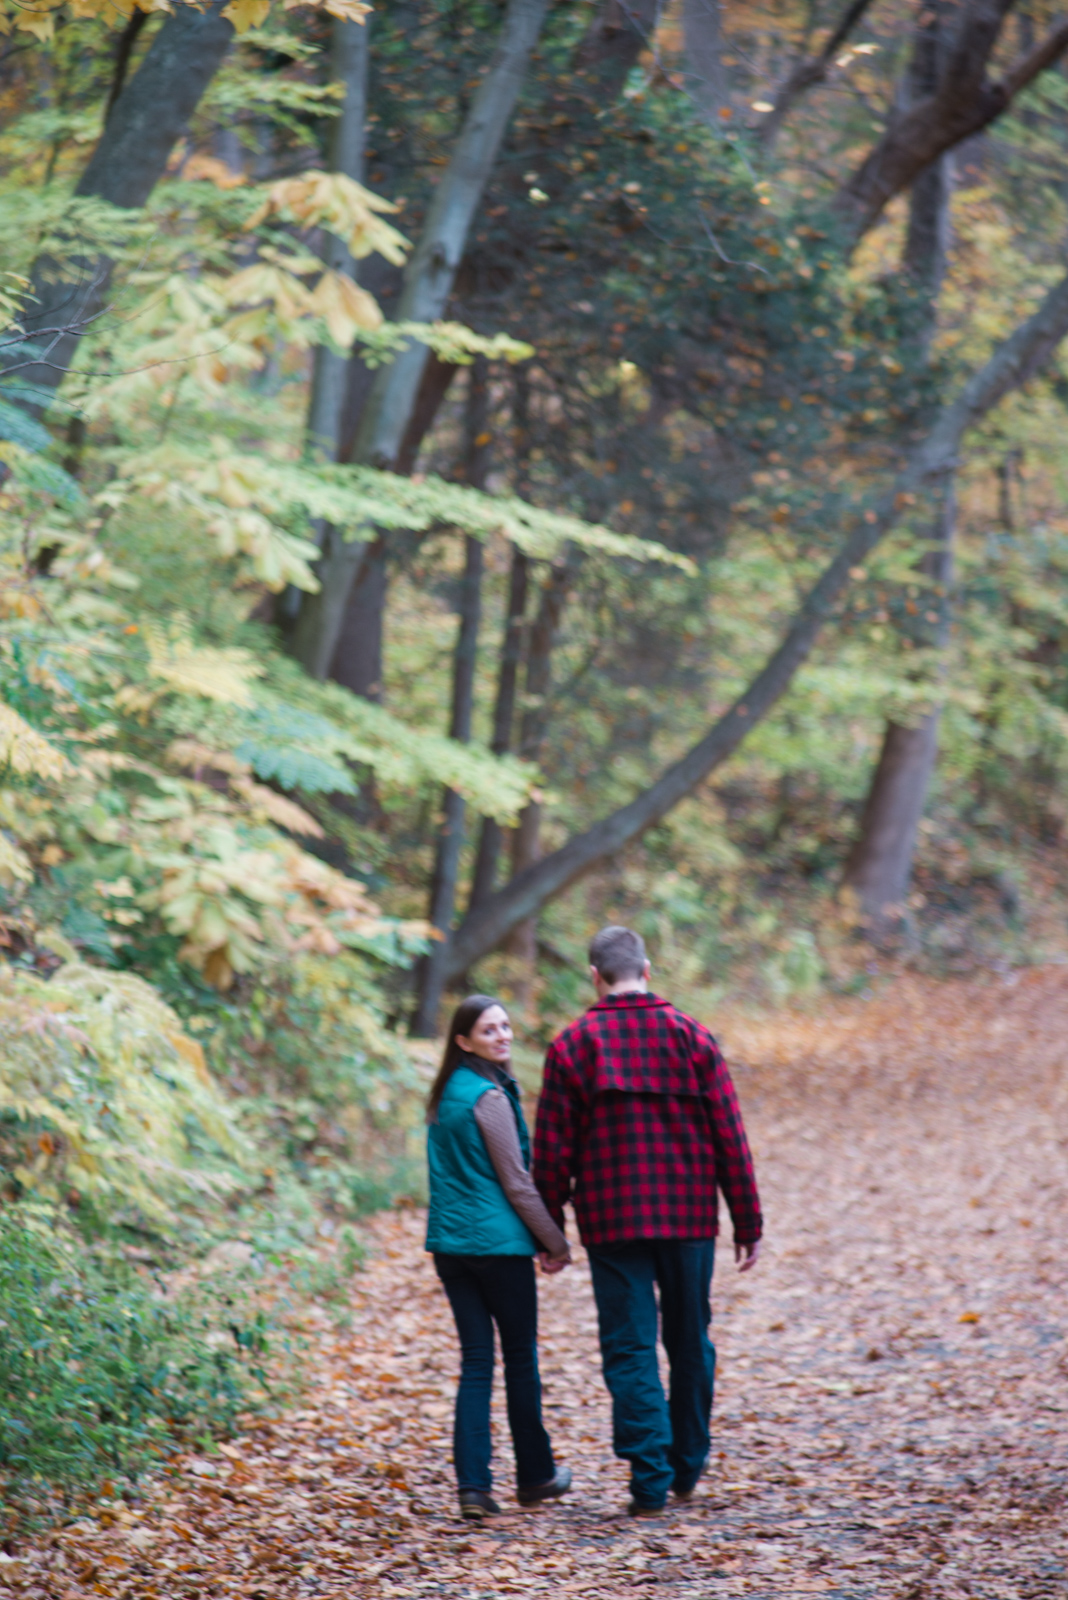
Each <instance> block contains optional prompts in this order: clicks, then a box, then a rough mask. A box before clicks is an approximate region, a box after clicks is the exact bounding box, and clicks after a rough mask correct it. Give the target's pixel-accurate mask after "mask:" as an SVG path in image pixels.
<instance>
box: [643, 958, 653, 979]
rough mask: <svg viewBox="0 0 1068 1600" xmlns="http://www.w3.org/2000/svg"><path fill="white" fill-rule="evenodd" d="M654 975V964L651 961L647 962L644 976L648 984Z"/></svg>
mask: <svg viewBox="0 0 1068 1600" xmlns="http://www.w3.org/2000/svg"><path fill="white" fill-rule="evenodd" d="M652 975H653V963H652V962H651V961H647V962H646V963H645V966H644V968H643V969H642V976H643V977H644V979H645V981H646V983H648V982H649V979H650V978H651V977H652Z"/></svg>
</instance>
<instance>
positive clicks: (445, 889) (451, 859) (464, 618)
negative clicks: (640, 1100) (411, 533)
mask: <svg viewBox="0 0 1068 1600" xmlns="http://www.w3.org/2000/svg"><path fill="white" fill-rule="evenodd" d="M488 424H489V381H488V370H487V362H486V359H485V357H484V356H478V357H476V358H475V362H474V365H473V366H472V368H471V377H470V385H469V388H468V394H467V408H466V414H465V419H464V434H465V449H464V460H463V463H462V470H461V474H460V475H461V476H462V477H463V478H464V479H465V480H466V481H467V482H468V483H470V484H473V485H474V487H475V488H479V489H480V488H482V487H483V486H484V484H485V481H486V474H487V473H488V471H489V426H488ZM483 556H484V551H483V545H482V541H481V539H474V538H472V537H471V536H470V535H469V536H468V537H467V538H466V539H465V541H464V575H463V581H462V583H461V587H460V607H459V613H460V629H459V633H458V635H457V639H456V653H455V656H454V658H453V678H452V716H451V719H450V722H449V737H450V738H452V739H456V740H458V741H459V742H460V743H461V744H468V743H469V742H470V739H471V719H472V715H473V712H474V704H475V667H476V665H477V661H478V633H479V627H480V625H481V620H482V566H483ZM465 810H466V807H465V804H464V801H463V799H462V797H461V796H460V795H458V794H457V793H456V792H455V790H453V789H446V790H445V792H444V796H443V802H442V822H441V828H440V830H439V832H438V840H437V849H436V852H435V858H434V876H433V879H432V882H431V886H430V906H429V912H428V915H429V920H430V924H431V926H432V927H433V928H434V929H436V930H437V932H438V933H439V935H440V937H439V938H438V939H436V940H435V941H434V943H433V944H432V946H431V948H430V950H429V951H428V952H427V954H426V955H425V956H423V958H422V960H421V961H420V962H419V964H418V967H417V969H416V983H417V993H418V999H417V1002H416V1009H415V1016H414V1017H413V1020H412V1031H413V1033H414V1035H415V1037H416V1038H418V1039H431V1038H433V1037H434V1034H435V1033H436V1032H437V1018H438V1010H439V1008H440V1006H441V996H442V992H443V990H444V987H445V983H446V972H445V965H446V954H447V951H448V939H449V934H450V932H451V930H452V919H453V916H454V914H455V911H456V886H457V883H458V881H459V874H460V856H461V854H462V853H463V847H464V820H465Z"/></svg>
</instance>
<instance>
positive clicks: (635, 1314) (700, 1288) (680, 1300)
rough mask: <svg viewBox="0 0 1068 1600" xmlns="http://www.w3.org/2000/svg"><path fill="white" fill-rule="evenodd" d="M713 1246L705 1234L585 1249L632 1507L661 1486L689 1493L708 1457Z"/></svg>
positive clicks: (649, 1499) (651, 1500)
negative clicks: (664, 1360)
mask: <svg viewBox="0 0 1068 1600" xmlns="http://www.w3.org/2000/svg"><path fill="white" fill-rule="evenodd" d="M715 1248H716V1247H715V1241H714V1240H712V1239H641V1240H635V1241H633V1242H631V1243H627V1244H611V1245H596V1246H593V1247H591V1248H589V1250H588V1252H587V1253H588V1255H589V1258H590V1273H591V1275H592V1278H593V1292H594V1296H595V1297H596V1300H597V1316H598V1320H599V1322H600V1329H601V1359H602V1361H603V1364H604V1378H605V1382H606V1383H607V1385H608V1389H609V1392H610V1393H611V1396H612V1444H613V1448H614V1449H615V1452H616V1455H617V1456H621V1457H622V1458H623V1459H624V1460H625V1461H629V1462H630V1466H631V1475H630V1488H631V1493H632V1495H633V1496H634V1498H635V1500H637V1501H638V1502H639V1503H640V1504H641V1505H647V1506H661V1505H663V1503H664V1501H665V1499H666V1498H667V1493H668V1490H669V1489H676V1490H678V1491H680V1492H682V1493H685V1492H686V1491H687V1490H689V1489H692V1488H693V1486H694V1484H695V1483H696V1482H697V1480H698V1478H699V1477H700V1475H701V1470H702V1468H703V1467H704V1464H705V1461H706V1460H707V1458H708V1450H709V1436H708V1428H709V1420H710V1418H711V1414H712V1389H713V1385H714V1382H715V1375H716V1352H715V1349H714V1347H713V1345H712V1341H711V1340H710V1339H709V1337H708V1325H709V1323H710V1322H711V1320H712V1308H711V1304H710V1300H709V1293H710V1288H711V1283H712V1266H713V1260H714V1256H715ZM654 1285H656V1286H658V1287H659V1289H660V1315H661V1320H662V1325H663V1330H662V1331H663V1340H664V1348H665V1350H666V1351H667V1354H668V1360H669V1362H670V1363H671V1392H670V1395H669V1396H668V1397H667V1399H666V1400H665V1397H664V1389H663V1385H662V1384H661V1382H660V1372H659V1369H658V1366H657V1357H656V1333H657V1306H656V1294H655V1291H654Z"/></svg>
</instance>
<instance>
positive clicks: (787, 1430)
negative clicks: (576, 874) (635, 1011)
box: [0, 969, 1068, 1600]
mask: <svg viewBox="0 0 1068 1600" xmlns="http://www.w3.org/2000/svg"><path fill="white" fill-rule="evenodd" d="M721 1031H722V1033H723V1036H724V1039H725V1043H726V1044H727V1046H728V1049H729V1051H730V1054H731V1057H732V1060H733V1061H734V1063H735V1064H736V1071H737V1078H738V1082H739V1087H740V1090H741V1093H742V1097H743V1102H744V1105H745V1108H746V1111H747V1115H748V1120H749V1124H750V1128H751V1131H752V1133H753V1137H754V1143H755V1146H756V1152H757V1158H758V1171H759V1174H760V1177H761V1181H762V1188H763V1190H764V1197H765V1202H766V1209H767V1212H768V1215H769V1222H770V1228H769V1240H768V1248H767V1255H766V1259H765V1260H764V1261H762V1263H761V1266H760V1268H759V1271H758V1273H756V1274H754V1275H752V1276H751V1277H750V1278H748V1279H740V1278H739V1277H738V1276H737V1275H736V1274H735V1272H734V1270H733V1267H732V1266H731V1265H730V1263H729V1262H728V1261H727V1259H726V1257H727V1251H726V1250H724V1251H723V1259H722V1260H721V1263H720V1268H719V1271H718V1273H717V1278H716V1324H715V1332H716V1341H717V1345H718V1347H719V1353H720V1378H719V1387H718V1395H717V1405H716V1421H715V1442H714V1470H713V1471H712V1473H711V1475H710V1477H709V1479H708V1480H707V1482H706V1485H704V1486H703V1487H702V1490H701V1491H700V1493H699V1497H698V1499H697V1500H696V1501H695V1502H694V1504H693V1505H692V1506H691V1507H689V1508H687V1509H685V1510H681V1509H680V1510H676V1511H672V1512H671V1513H670V1514H669V1515H667V1516H666V1517H665V1518H663V1519H662V1520H661V1521H658V1522H655V1523H643V1524H640V1525H637V1526H636V1525H634V1524H633V1523H631V1522H628V1520H627V1518H626V1517H625V1516H623V1515H622V1509H623V1507H624V1505H625V1501H626V1493H625V1469H624V1468H623V1466H622V1464H620V1463H619V1462H617V1461H615V1459H614V1458H613V1456H612V1454H611V1451H610V1447H609V1440H608V1406H607V1402H606V1397H605V1393H604V1390H603V1387H602V1384H601V1379H600V1373H599V1363H598V1359H597V1353H596V1339H595V1319H594V1311H593V1304H592V1298H591V1295H590V1290H589V1281H588V1275H587V1272H586V1268H585V1266H584V1264H582V1263H581V1262H580V1264H579V1265H578V1266H577V1267H576V1268H575V1269H573V1270H572V1271H570V1272H568V1273H565V1274H563V1275H562V1276H561V1277H559V1278H555V1279H552V1280H542V1301H541V1303H542V1319H543V1333H544V1337H543V1346H542V1349H543V1371H544V1375H545V1379H546V1389H547V1404H548V1416H549V1419H550V1429H551V1431H552V1433H553V1437H554V1442H555V1444H556V1447H557V1451H558V1454H559V1455H560V1456H561V1457H562V1458H563V1459H564V1460H566V1461H568V1462H569V1463H570V1464H571V1465H572V1467H573V1469H574V1472H575V1489H574V1492H573V1494H572V1495H571V1496H570V1497H569V1499H568V1500H567V1501H565V1502H562V1503H560V1504H558V1505H555V1506H553V1507H551V1508H547V1509H543V1510H540V1511H537V1512H533V1513H530V1512H521V1511H519V1510H518V1509H516V1510H514V1511H512V1513H511V1514H509V1515H508V1516H507V1517H506V1518H504V1519H502V1521H501V1523H500V1524H499V1525H497V1526H495V1527H494V1529H493V1531H492V1532H484V1531H479V1532H477V1533H474V1534H472V1533H471V1532H470V1531H469V1530H468V1529H466V1528H465V1527H464V1526H463V1525H462V1524H461V1523H459V1522H458V1521H457V1520H456V1518H455V1515H454V1495H453V1489H452V1484H451V1479H450V1474H449V1468H448V1459H447V1451H448V1434H449V1427H450V1415H451V1398H452V1391H453V1384H454V1374H455V1367H456V1357H455V1353H454V1346H453V1337H452V1333H451V1328H450V1325H449V1320H448V1311H447V1307H446V1305H445V1302H444V1299H443V1297H442V1296H441V1294H440V1292H439V1290H438V1288H437V1286H436V1283H435V1279H434V1276H433V1273H432V1270H431V1268H430V1266H429V1263H428V1260H427V1258H426V1257H424V1255H423V1254H422V1250H421V1218H419V1217H418V1216H415V1215H410V1214H409V1215H399V1216H390V1217H386V1218H382V1219H380V1220H379V1222H378V1223H377V1224H376V1225H375V1228H374V1230H373V1233H374V1239H375V1243H376V1252H375V1255H374V1257H373V1259H372V1261H371V1264H370V1265H369V1268H368V1270H367V1271H366V1272H364V1273H363V1274H361V1275H360V1277H359V1279H358V1280H357V1282H356V1285H355V1289H354V1294H353V1322H352V1327H351V1330H350V1331H347V1332H345V1333H343V1334H341V1335H338V1336H334V1335H333V1334H332V1333H330V1332H329V1330H327V1329H326V1328H325V1327H324V1330H323V1331H322V1332H321V1335H320V1336H319V1337H318V1338H317V1341H316V1347H315V1348H316V1354H315V1355H314V1365H315V1371H314V1373H313V1378H312V1385H311V1388H310V1390H309V1394H308V1397H307V1404H306V1406H305V1407H304V1409H302V1410H299V1411H297V1412H295V1413H294V1414H292V1415H290V1416H289V1417H288V1418H287V1419H285V1421H284V1423H283V1424H281V1425H275V1426H272V1427H269V1428H262V1429H260V1430H258V1431H256V1432H254V1433H252V1434H250V1435H249V1436H247V1437H246V1438H245V1439H242V1440H240V1441H238V1443H237V1444H236V1445H235V1446H233V1447H232V1448H228V1451H227V1454H226V1455H224V1456H222V1457H220V1458H218V1460H219V1461H220V1462H221V1465H219V1466H217V1467H213V1465H212V1464H211V1463H207V1462H192V1461H187V1462H185V1463H184V1465H183V1470H182V1471H181V1472H179V1473H177V1474H176V1475H175V1476H174V1478H173V1480H172V1481H173V1487H172V1489H171V1490H169V1491H168V1492H165V1493H162V1494H161V1496H160V1497H159V1498H157V1499H155V1500H154V1501H153V1502H152V1503H151V1504H149V1505H148V1506H147V1507H145V1508H143V1509H141V1508H135V1509H134V1510H132V1511H131V1510H130V1509H128V1508H126V1507H117V1508H115V1509H114V1510H113V1512H112V1513H110V1514H105V1518H104V1520H105V1521H109V1520H110V1525H109V1526H108V1527H106V1528H105V1527H103V1526H101V1525H100V1524H89V1523H81V1524H78V1525H77V1526H76V1527H74V1528H73V1529H69V1530H67V1531H66V1532H65V1533H63V1534H61V1535H59V1536H57V1537H56V1538H55V1539H54V1540H52V1541H50V1542H49V1543H47V1544H45V1545H42V1546H41V1547H38V1548H37V1549H34V1550H29V1551H26V1552H24V1553H23V1555H24V1559H22V1560H19V1561H14V1562H7V1563H6V1564H3V1565H0V1583H2V1582H7V1583H8V1584H9V1585H10V1586H11V1587H12V1588H15V1589H16V1590H18V1591H20V1592H21V1593H24V1594H27V1595H35V1596H48V1597H49V1600H64V1597H71V1600H73V1597H75V1596H77V1597H78V1600H81V1597H82V1596H89V1595H99V1594H103V1595H114V1596H127V1597H130V1600H134V1597H136V1600H152V1597H158V1600H172V1597H178V1596H182V1597H193V1596H200V1597H202V1600H206V1597H208V1596H212V1597H214V1596H231V1595H233V1596H238V1595H240V1596H247V1597H249V1600H255V1597H264V1600H267V1597H271V1600H276V1597H277V1600H282V1597H289V1596H293V1597H296V1596H302V1595H308V1596H311V1595H317V1596H338V1597H340V1596H345V1597H346V1600H349V1597H353V1596H360V1597H363V1596H368V1597H379V1596H381V1597H382V1600H390V1597H395V1596H420V1597H421V1596H428V1597H429V1596H437V1595H441V1596H453V1597H457V1600H459V1597H464V1600H474V1597H476V1596H478V1597H481V1596H490V1595H492V1596H497V1595H504V1594H549V1593H552V1594H565V1595H579V1594H581V1595H585V1596H590V1597H595V1596H607V1595H618V1594H623V1593H627V1592H629V1591H630V1590H631V1589H632V1588H634V1587H635V1586H644V1585H647V1584H648V1585H651V1586H652V1585H655V1586H656V1588H657V1592H658V1593H660V1594H662V1595H664V1596H670V1597H672V1600H675V1597H678V1600H682V1597H684V1596H687V1597H689V1596H692V1597H694V1600H697V1597H698V1596H700V1597H702V1600H705V1597H709V1596H715V1595H726V1596H735V1595H743V1594H744V1595H753V1596H769V1597H770V1596H776V1597H777V1596H794V1595H806V1594H825V1595H836V1596H839V1597H841V1600H868V1597H872V1600H875V1597H877V1600H928V1597H930V1600H934V1597H939V1600H942V1597H946V1600H948V1597H951V1596H952V1597H956V1596H977V1597H978V1596H981V1597H989V1600H1017V1597H1019V1600H1037V1597H1039V1596H1043V1597H1044V1596H1050V1597H1052V1596H1057V1597H1060V1600H1064V1596H1065V1595H1068V1529H1066V1527H1065V1498H1066V1488H1068V1345H1066V1343H1065V1334H1066V1331H1068V1305H1066V1301H1065V1289H1066V1284H1068V1266H1066V1264H1065V1240H1066V1222H1068V973H1065V972H1063V971H1061V970H1056V969H1045V970H1043V971H1039V972H1035V973H1031V974H1028V975H1025V976H1024V977H1022V978H1020V979H1019V981H1018V982H1016V983H1015V984H1003V983H1002V982H1001V981H1000V980H996V979H990V980H988V982H987V983H986V985H985V986H984V985H959V984H958V985H953V986H936V985H933V984H928V983H921V982H919V981H903V982H900V983H898V984H897V985H895V987H894V988H893V990H892V991H891V992H890V993H889V994H888V995H887V996H886V997H884V998H883V999H879V1000H873V1001H870V1002H868V1003H866V1004H865V1003H864V1002H862V1001H855V1002H849V1003H842V1004H841V1005H839V1006H837V1007H835V1008H833V1009H832V1010H831V1011H830V1012H829V1013H828V1012H826V1011H825V1012H824V1014H823V1016H822V1017H821V1019H820V1021H819V1023H818V1024H817V1022H816V1021H815V1020H814V1019H811V1020H809V1019H797V1018H794V1019H788V1020H786V1021H778V1022H775V1023H774V1024H769V1025H768V1026H767V1027H764V1028H758V1027H755V1026H753V1025H745V1024H743V1023H742V1022H740V1021H738V1020H737V1019H735V1020H734V1021H733V1023H732V1021H731V1019H730V1018H728V1019H726V1025H725V1026H724V1027H723V1028H722V1029H721ZM495 1436H496V1440H497V1444H498V1463H497V1464H498V1484H499V1485H500V1487H501V1490H502V1491H503V1490H506V1488H507V1486H508V1483H509V1481H510V1468H511V1461H510V1452H509V1449H508V1447H507V1444H506V1442H505V1441H506V1436H507V1435H506V1429H505V1428H504V1426H503V1417H502V1416H501V1415H500V1414H498V1417H497V1422H496V1435H495ZM213 1470H214V1471H215V1472H216V1476H213V1477H206V1476H202V1475H201V1474H202V1473H204V1472H211V1471H213Z"/></svg>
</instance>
